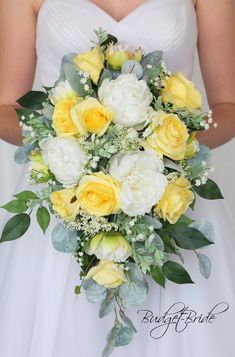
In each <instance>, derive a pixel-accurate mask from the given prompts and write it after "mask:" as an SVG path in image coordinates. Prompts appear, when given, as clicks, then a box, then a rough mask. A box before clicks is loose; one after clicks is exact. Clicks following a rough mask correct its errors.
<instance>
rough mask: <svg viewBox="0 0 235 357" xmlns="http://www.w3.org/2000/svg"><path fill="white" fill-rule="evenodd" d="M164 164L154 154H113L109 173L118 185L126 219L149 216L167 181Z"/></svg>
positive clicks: (147, 152) (146, 152)
mask: <svg viewBox="0 0 235 357" xmlns="http://www.w3.org/2000/svg"><path fill="white" fill-rule="evenodd" d="M163 170H164V164H163V161H162V160H161V159H160V158H159V157H158V156H157V155H156V153H155V152H153V151H136V152H133V153H130V154H126V155H119V154H118V155H115V156H114V157H113V158H112V159H111V161H110V169H109V173H110V175H111V176H112V177H114V178H116V179H117V180H119V181H120V182H121V201H122V210H123V212H124V213H126V214H127V215H128V216H138V215H144V214H146V213H149V212H150V211H151V209H152V207H153V206H154V205H156V203H158V202H159V200H160V199H161V197H162V195H163V193H164V191H165V189H166V186H167V178H166V176H165V175H163V174H162V172H163Z"/></svg>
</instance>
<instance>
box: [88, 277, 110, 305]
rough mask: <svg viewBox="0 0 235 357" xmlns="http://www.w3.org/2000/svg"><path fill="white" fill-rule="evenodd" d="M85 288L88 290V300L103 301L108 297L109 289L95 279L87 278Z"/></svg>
mask: <svg viewBox="0 0 235 357" xmlns="http://www.w3.org/2000/svg"><path fill="white" fill-rule="evenodd" d="M83 288H84V290H85V291H86V297H87V300H88V301H89V302H91V303H97V302H101V301H103V300H104V299H105V297H106V292H107V289H106V288H105V287H104V286H102V285H99V284H97V283H96V282H95V281H94V280H93V279H87V280H85V281H84V283H83Z"/></svg>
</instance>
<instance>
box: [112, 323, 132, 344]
mask: <svg viewBox="0 0 235 357" xmlns="http://www.w3.org/2000/svg"><path fill="white" fill-rule="evenodd" d="M132 338H133V329H132V328H131V327H129V326H123V325H122V326H121V327H120V328H119V329H118V330H117V333H116V336H115V346H116V347H119V346H126V345H128V344H129V343H130V342H131V340H132Z"/></svg>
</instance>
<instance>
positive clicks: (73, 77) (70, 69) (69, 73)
mask: <svg viewBox="0 0 235 357" xmlns="http://www.w3.org/2000/svg"><path fill="white" fill-rule="evenodd" d="M64 73H65V77H66V79H67V80H68V82H69V84H70V86H71V87H72V88H73V90H74V91H75V92H76V93H77V94H78V95H79V96H80V97H83V98H84V97H85V96H86V95H87V92H86V91H85V90H84V84H82V83H81V79H82V76H81V75H80V74H79V71H78V70H77V68H76V67H75V66H74V65H72V64H70V63H65V64H64ZM87 84H88V85H89V86H90V88H91V82H90V79H89V78H87Z"/></svg>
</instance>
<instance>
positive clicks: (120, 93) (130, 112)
mask: <svg viewBox="0 0 235 357" xmlns="http://www.w3.org/2000/svg"><path fill="white" fill-rule="evenodd" d="M98 94H99V99H100V101H101V103H102V104H103V105H104V106H105V107H107V108H108V109H110V110H111V111H112V112H113V114H114V117H113V122H114V123H116V124H121V125H123V126H124V127H132V126H136V125H140V124H143V123H144V122H148V121H149V116H150V115H151V113H152V110H151V109H152V108H151V107H150V104H151V102H152V100H153V96H152V93H151V92H150V90H149V88H148V86H147V83H146V82H145V81H143V80H138V79H137V77H136V76H135V75H134V74H121V75H120V76H119V77H118V78H117V79H115V80H110V79H108V78H106V79H104V80H103V82H102V84H101V86H100V88H99V92H98Z"/></svg>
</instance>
